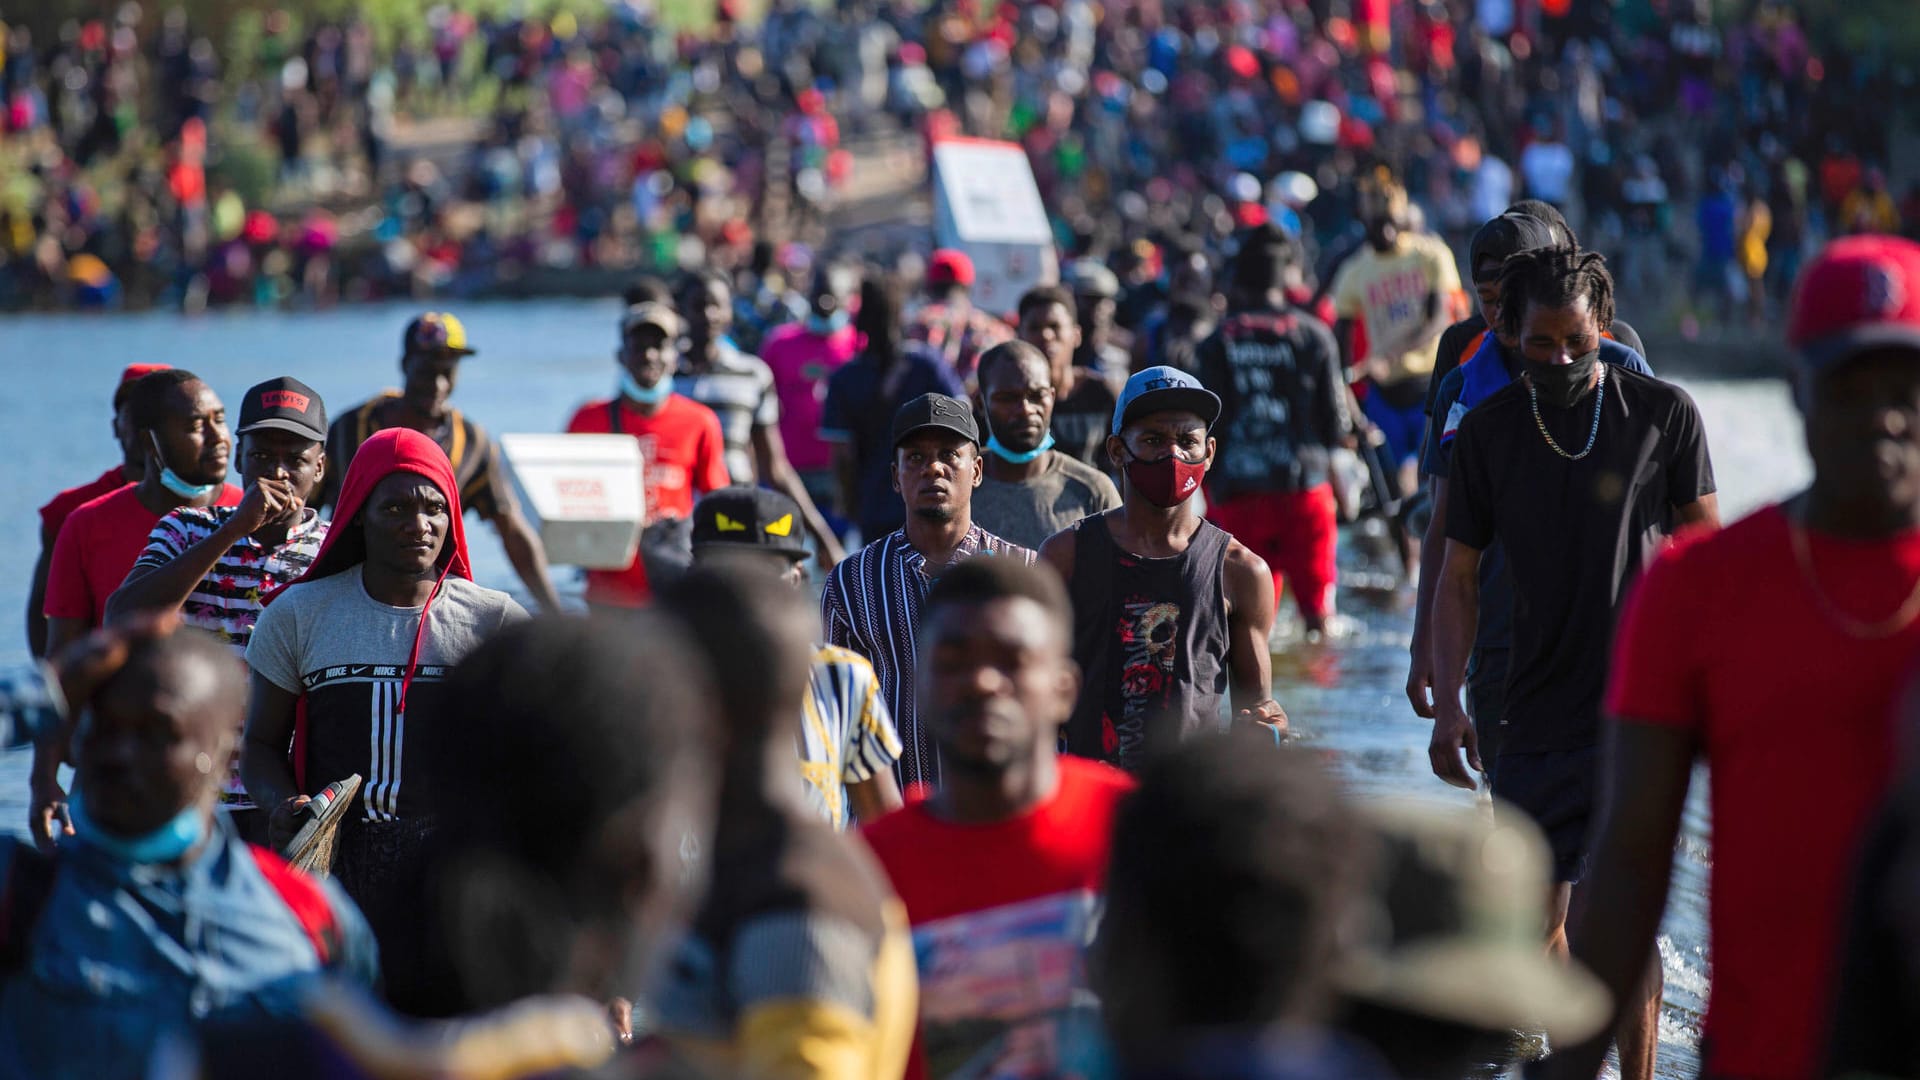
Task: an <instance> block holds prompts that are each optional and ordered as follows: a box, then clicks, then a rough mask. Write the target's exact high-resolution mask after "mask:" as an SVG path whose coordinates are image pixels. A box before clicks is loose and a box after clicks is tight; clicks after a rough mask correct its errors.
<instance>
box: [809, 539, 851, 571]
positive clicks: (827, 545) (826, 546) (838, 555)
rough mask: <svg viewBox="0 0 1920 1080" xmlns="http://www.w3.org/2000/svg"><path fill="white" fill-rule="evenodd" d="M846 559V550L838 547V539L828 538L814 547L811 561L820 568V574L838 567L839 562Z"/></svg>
mask: <svg viewBox="0 0 1920 1080" xmlns="http://www.w3.org/2000/svg"><path fill="white" fill-rule="evenodd" d="M846 557H847V549H846V548H844V547H841V546H840V539H839V538H838V537H831V536H830V537H828V538H827V539H826V540H824V541H821V542H819V543H816V544H815V545H814V549H813V561H814V562H815V564H817V565H818V566H819V567H820V569H821V571H822V572H825V571H829V570H832V569H833V568H834V567H836V566H839V565H840V560H842V559H844V558H846Z"/></svg>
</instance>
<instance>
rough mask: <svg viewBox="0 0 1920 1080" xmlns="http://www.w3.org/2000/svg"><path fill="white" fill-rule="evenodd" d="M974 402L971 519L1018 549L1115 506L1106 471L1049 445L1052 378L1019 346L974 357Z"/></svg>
mask: <svg viewBox="0 0 1920 1080" xmlns="http://www.w3.org/2000/svg"><path fill="white" fill-rule="evenodd" d="M978 373H979V376H980V391H979V394H980V404H981V406H982V409H983V412H984V414H985V416H986V418H987V452H986V455H985V457H984V461H985V463H986V474H987V475H986V479H985V480H983V481H981V484H980V490H978V491H976V492H974V493H973V516H974V517H975V518H976V519H978V520H979V522H980V524H981V525H982V526H984V527H985V528H986V529H987V530H988V531H990V532H993V533H995V534H998V535H1000V536H1004V537H1006V538H1007V539H1009V540H1011V541H1013V542H1014V543H1016V544H1019V545H1021V546H1022V547H1030V548H1038V547H1039V546H1040V545H1041V544H1043V543H1045V542H1046V539H1047V537H1049V536H1052V535H1053V534H1054V533H1057V532H1059V531H1060V530H1061V529H1064V528H1066V527H1068V526H1070V525H1072V524H1073V523H1074V522H1076V521H1079V520H1080V519H1081V518H1083V517H1086V516H1087V515H1088V514H1097V513H1100V512H1101V511H1103V510H1111V509H1113V508H1114V507H1116V506H1119V505H1120V492H1119V491H1117V490H1115V488H1114V486H1113V481H1112V480H1109V479H1107V474H1106V473H1103V472H1101V471H1100V470H1098V469H1095V468H1094V467H1093V466H1091V465H1088V464H1086V463H1085V462H1082V461H1079V460H1077V459H1075V458H1070V457H1068V456H1067V455H1065V454H1062V453H1061V452H1060V451H1058V450H1055V449H1054V448H1053V444H1054V438H1053V432H1052V431H1050V430H1049V427H1050V425H1051V424H1052V421H1053V374H1052V373H1051V372H1050V371H1048V370H1047V358H1046V356H1045V355H1043V354H1042V353H1041V352H1040V350H1038V349H1036V348H1034V347H1033V346H1031V345H1029V344H1027V343H1026V342H1024V341H1007V342H1002V343H1001V344H999V345H995V346H994V347H993V348H991V349H988V350H987V351H986V352H985V353H984V354H982V355H981V357H980V367H979V369H978Z"/></svg>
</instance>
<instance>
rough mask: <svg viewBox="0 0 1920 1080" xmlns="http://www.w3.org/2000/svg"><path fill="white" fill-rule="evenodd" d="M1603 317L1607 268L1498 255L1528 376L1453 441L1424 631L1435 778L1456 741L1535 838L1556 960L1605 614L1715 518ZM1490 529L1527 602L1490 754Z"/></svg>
mask: <svg viewBox="0 0 1920 1080" xmlns="http://www.w3.org/2000/svg"><path fill="white" fill-rule="evenodd" d="M1612 321H1613V279H1612V278H1611V277H1610V276H1609V275H1608V274H1607V268H1606V262H1605V260H1603V259H1602V258H1601V257H1600V256H1599V255H1597V254H1594V253H1593V252H1583V251H1577V250H1575V249H1573V248H1565V247H1551V248H1538V249H1534V250H1531V251H1522V252H1519V253H1517V254H1515V255H1512V256H1509V257H1508V258H1507V260H1506V263H1505V264H1504V266H1503V268H1502V273H1501V282H1500V308H1499V320H1498V323H1497V324H1496V329H1497V330H1498V331H1499V333H1500V335H1501V337H1503V338H1505V339H1506V340H1509V341H1513V342H1516V343H1517V344H1518V347H1519V352H1520V357H1521V363H1522V369H1523V374H1522V376H1521V377H1520V378H1519V379H1516V380H1514V381H1513V382H1511V383H1509V384H1507V385H1506V386H1504V387H1502V388H1501V389H1499V390H1497V391H1495V392H1494V393H1493V394H1492V395H1491V396H1489V397H1487V398H1486V399H1485V400H1484V401H1481V402H1480V403H1479V404H1477V405H1474V406H1473V408H1472V410H1471V411H1470V412H1468V413H1466V415H1465V417H1464V418H1463V419H1462V420H1461V421H1460V424H1459V431H1458V433H1457V434H1455V436H1454V438H1453V451H1452V463H1451V466H1450V468H1449V473H1448V485H1447V487H1448V491H1447V505H1446V511H1447V522H1446V537H1447V552H1446V557H1445V561H1444V562H1443V563H1442V569H1441V573H1440V581H1439V583H1438V586H1437V589H1436V591H1435V595H1434V608H1433V625H1432V628H1431V630H1432V641H1433V664H1434V702H1433V704H1434V712H1435V719H1434V722H1433V739H1432V742H1431V744H1430V745H1429V747H1428V751H1427V752H1428V757H1429V759H1430V763H1431V765H1432V768H1433V772H1434V775H1436V776H1438V777H1439V778H1440V779H1442V780H1445V781H1446V782H1447V783H1449V784H1453V785H1455V786H1457V787H1463V788H1467V789H1469V790H1471V789H1473V788H1474V787H1475V783H1474V780H1473V777H1472V776H1470V775H1469V774H1468V772H1467V769H1466V767H1465V766H1463V765H1462V763H1461V752H1462V750H1464V751H1465V752H1466V763H1467V765H1471V766H1472V767H1473V768H1474V769H1477V770H1480V771H1482V772H1484V773H1486V774H1488V775H1489V778H1490V779H1489V782H1490V785H1491V787H1492V789H1493V793H1494V794H1495V795H1497V796H1499V797H1500V798H1501V799H1503V800H1505V803H1504V804H1503V805H1507V806H1511V807H1512V808H1513V809H1516V810H1518V811H1519V812H1521V813H1524V814H1526V815H1527V816H1529V817H1531V818H1532V819H1533V820H1534V822H1535V824H1537V825H1539V826H1540V828H1541V831H1543V832H1544V833H1546V835H1547V840H1548V843H1549V844H1550V845H1551V846H1552V849H1553V858H1554V871H1555V873H1554V883H1555V884H1554V886H1553V892H1552V894H1551V896H1550V899H1549V908H1548V918H1549V925H1548V927H1547V940H1548V946H1549V948H1550V949H1551V950H1553V951H1555V952H1557V953H1559V954H1560V955H1565V954H1566V950H1567V942H1566V917H1567V910H1568V904H1569V902H1570V900H1571V898H1572V894H1573V891H1574V887H1575V883H1576V882H1579V881H1580V880H1581V878H1582V876H1583V873H1584V870H1585V866H1586V851H1587V835H1588V831H1589V823H1590V819H1591V818H1592V816H1593V814H1594V810H1595V801H1596V797H1595V793H1596V791H1597V790H1598V782H1599V764H1600V752H1599V746H1598V743H1599V735H1600V703H1601V699H1602V697H1603V694H1604V692H1605V689H1606V677H1607V660H1608V650H1607V643H1608V642H1609V641H1610V640H1611V639H1612V635H1613V629H1614V619H1615V616H1616V615H1617V614H1618V611H1619V606H1620V603H1621V600H1622V598H1623V597H1624V596H1625V595H1626V593H1627V590H1628V588H1629V587H1630V586H1631V585H1632V584H1633V582H1634V581H1635V580H1636V579H1637V578H1638V577H1639V575H1640V572H1641V571H1642V570H1643V569H1644V568H1645V567H1646V566H1647V565H1648V564H1650V563H1651V562H1652V561H1653V558H1654V556H1655V555H1657V554H1658V553H1659V552H1660V550H1661V548H1662V547H1663V546H1664V545H1665V543H1666V541H1667V537H1668V536H1669V535H1671V534H1672V533H1673V532H1674V531H1675V530H1676V529H1679V528H1686V527H1688V526H1706V527H1716V526H1717V525H1718V524H1719V511H1718V507H1717V503H1716V499H1715V497H1714V491H1715V488H1714V481H1713V464H1712V462H1711V460H1710V459H1709V458H1708V454H1707V440H1706V432H1705V429H1704V428H1703V426H1702V424H1701V419H1700V411H1699V409H1697V408H1696V407H1695V406H1694V404H1693V400H1692V399H1691V398H1689V397H1688V396H1687V395H1686V393H1685V392H1684V391H1682V390H1680V389H1679V388H1677V387H1674V386H1671V385H1669V384H1667V383H1664V382H1661V381H1660V380H1658V379H1655V378H1653V377H1651V376H1648V375H1641V374H1637V373H1635V372H1634V371H1632V370H1630V369H1628V368H1627V367H1625V366H1623V365H1618V364H1611V363H1602V362H1601V359H1600V355H1601V345H1600V342H1601V332H1602V331H1604V330H1605V329H1606V328H1607V327H1608V326H1609V325H1610V324H1611V323H1612ZM1475 363H1478V361H1475ZM1496 541H1498V542H1499V544H1500V546H1501V547H1502V548H1503V549H1504V550H1505V552H1506V559H1507V570H1508V574H1509V575H1510V577H1511V579H1512V582H1513V595H1514V596H1515V597H1524V598H1525V601H1526V602H1525V603H1520V602H1518V601H1516V602H1515V603H1514V606H1513V618H1512V626H1511V631H1510V650H1511V651H1510V654H1509V656H1510V664H1509V667H1508V672H1507V680H1506V711H1505V714H1504V716H1503V721H1502V723H1501V724H1500V725H1499V756H1498V757H1497V758H1494V759H1493V760H1491V761H1485V760H1483V758H1482V756H1481V754H1480V751H1479V739H1478V735H1477V733H1476V732H1475V730H1474V727H1473V723H1472V721H1471V720H1470V719H1469V718H1468V716H1467V713H1466V710H1465V708H1464V707H1463V705H1462V702H1461V691H1462V689H1463V687H1464V685H1465V682H1466V675H1467V660H1468V657H1469V655H1470V654H1471V653H1472V651H1473V645H1474V637H1475V632H1476V629H1477V627H1478V623H1479V614H1480V563H1481V557H1482V554H1483V553H1484V552H1485V551H1486V550H1487V549H1488V548H1489V547H1491V546H1492V545H1493V544H1494V543H1495V542H1496ZM1647 959H1648V961H1649V962H1650V964H1651V966H1650V968H1649V969H1648V970H1647V972H1646V978H1645V979H1644V980H1643V981H1642V982H1641V984H1640V985H1639V986H1637V987H1636V988H1635V993H1634V994H1633V995H1632V997H1631V998H1630V1000H1628V1001H1626V1002H1624V1003H1623V1007H1622V1013H1623V1017H1624V1019H1623V1020H1622V1023H1621V1027H1620V1030H1619V1039H1620V1059H1621V1075H1622V1076H1625V1077H1629V1078H1633V1080H1639V1078H1643V1077H1647V1076H1651V1075H1652V1067H1653V1047H1654V1045H1655V1032H1656V1029H1657V1021H1658V1018H1659V1002H1660V980H1659V970H1660V969H1659V957H1658V956H1657V955H1656V956H1649V957H1648V958H1647Z"/></svg>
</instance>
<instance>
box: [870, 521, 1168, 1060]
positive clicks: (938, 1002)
mask: <svg viewBox="0 0 1920 1080" xmlns="http://www.w3.org/2000/svg"><path fill="white" fill-rule="evenodd" d="M1066 611H1067V597H1066V592H1065V590H1064V589H1063V588H1062V587H1061V585H1060V581H1059V579H1058V578H1056V577H1054V576H1053V575H1051V574H1049V573H1047V572H1046V571H1045V570H1040V569H1037V568H1034V567H1029V566H1025V565H1022V564H1021V563H1019V562H1017V561H1015V560H1013V559H975V560H971V561H969V562H965V563H962V564H961V565H959V566H957V567H954V568H953V569H951V570H948V571H947V572H946V573H945V574H943V575H942V576H941V578H940V580H939V582H938V583H937V584H936V585H935V586H934V587H933V590H932V591H931V592H929V593H928V594H927V599H926V605H925V608H924V614H923V616H922V619H923V622H922V627H921V646H922V647H921V649H920V652H919V667H920V672H919V691H918V692H919V694H920V704H921V709H922V712H923V715H924V716H925V717H926V726H927V730H928V731H929V732H930V734H931V735H932V737H933V739H934V742H935V744H936V745H937V746H938V747H939V750H940V755H941V761H942V762H943V763H944V765H945V772H944V774H943V775H942V777H941V780H940V783H939V786H938V787H937V788H935V790H934V792H933V794H932V795H931V796H929V797H928V798H927V799H925V800H923V801H919V802H912V803H909V804H908V805H907V807H906V809H904V810H900V811H898V812H896V813H893V814H889V815H888V816H886V817H884V818H881V819H880V820H879V821H877V822H874V823H873V824H871V825H869V826H867V828H866V830H865V835H866V838H867V842H868V843H869V844H871V845H872V846H873V851H874V854H876V855H878V856H879V857H880V862H881V864H882V865H883V866H885V867H886V870H887V874H888V876H889V877H890V878H892V880H893V887H894V889H895V890H896V891H897V892H898V893H899V894H900V899H901V900H902V901H904V902H905V903H906V906H907V915H908V917H909V918H910V919H911V920H912V923H913V941H914V954H915V956H916V957H917V959H918V961H919V968H920V1034H919V1037H918V1039H917V1040H916V1045H915V1049H914V1053H913V1058H912V1060H911V1061H910V1063H909V1065H908V1069H907V1073H906V1075H907V1078H908V1080H923V1078H926V1077H943V1076H949V1075H952V1074H954V1073H955V1072H956V1071H964V1074H966V1075H982V1076H1035V1077H1037V1076H1099V1075H1104V1074H1105V1073H1106V1071H1107V1069H1108V1067H1109V1064H1110V1060H1109V1059H1110V1056H1111V1055H1110V1052H1109V1051H1108V1049H1107V1048H1106V1045H1105V1039H1104V1037H1103V1036H1102V1034H1101V1031H1100V1025H1099V1017H1098V1015H1097V1012H1096V1010H1095V1009H1094V1008H1093V1002H1092V999H1091V997H1090V995H1089V993H1088V988H1087V985H1086V976H1085V962H1084V957H1085V951H1086V948H1087V946H1088V944H1089V943H1090V942H1091V940H1092V936H1093V932H1094V929H1095V925H1096V923H1097V921H1098V919H1097V915H1098V912H1099V909H1100V896H1101V892H1102V890H1103V883H1104V881H1105V878H1106V870H1107V855H1108V852H1109V850H1110V845H1111V838H1112V835H1113V820H1114V813H1115V810H1116V809H1117V807H1118V806H1119V805H1120V801H1121V799H1122V798H1123V797H1124V796H1125V795H1126V794H1127V793H1128V792H1129V791H1131V790H1132V788H1133V781H1132V780H1130V779H1129V778H1128V777H1127V776H1126V774H1124V773H1121V772H1118V771H1116V770H1113V769H1110V768H1108V767H1107V766H1105V765H1101V764H1099V763H1097V762H1092V761H1087V760H1084V759H1081V758H1076V757H1067V756H1063V755H1061V754H1060V753H1059V752H1058V750H1057V749H1056V747H1057V742H1058V738H1059V736H1058V732H1059V729H1060V725H1061V723H1062V722H1064V721H1065V720H1066V718H1067V714H1068V712H1069V711H1070V710H1071V709H1072V708H1073V700H1074V696H1075V694H1076V692H1077V691H1078V690H1079V684H1080V680H1079V678H1078V675H1077V673H1076V672H1075V671H1074V666H1073V660H1072V659H1071V657H1070V655H1069V652H1068V641H1069V638H1068V633H1069V627H1068V620H1067V614H1066Z"/></svg>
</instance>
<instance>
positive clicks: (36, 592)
mask: <svg viewBox="0 0 1920 1080" xmlns="http://www.w3.org/2000/svg"><path fill="white" fill-rule="evenodd" d="M167 367H168V365H166V364H128V365H127V369H126V370H125V371H122V372H121V373H120V386H119V387H118V388H117V389H115V390H114V392H113V441H114V442H117V443H119V444H120V464H118V465H115V466H114V467H113V468H111V469H108V470H107V471H106V472H103V473H101V474H100V475H99V476H98V477H97V478H95V479H93V480H89V481H87V482H86V483H84V484H81V485H80V486H78V487H70V488H68V489H67V490H65V491H63V492H61V493H60V494H58V495H55V496H54V497H53V498H52V500H50V501H49V502H48V503H47V505H45V506H43V507H41V508H40V558H39V559H38V560H37V561H36V562H35V563H34V564H33V585H32V586H31V588H30V589H29V590H28V593H27V647H28V648H29V649H31V650H33V655H35V656H45V655H47V614H46V610H45V609H46V603H47V568H48V567H49V566H51V565H52V563H53V545H54V541H56V540H58V539H59V537H60V526H62V525H64V524H66V521H67V518H68V516H69V515H71V514H72V513H73V512H74V511H75V510H78V509H80V507H81V506H82V505H84V504H86V503H90V502H92V501H93V500H95V499H97V498H99V497H100V496H102V495H107V494H111V493H113V492H115V491H118V490H119V489H121V488H123V487H126V486H127V485H128V484H137V483H139V482H140V477H141V476H142V475H144V473H145V472H146V467H147V455H146V452H145V451H143V450H141V449H140V446H139V444H138V443H136V442H134V440H133V429H132V428H131V427H130V426H129V425H128V424H127V396H128V394H130V393H131V392H132V391H133V384H134V383H136V382H139V381H140V379H141V377H142V376H146V375H151V374H153V373H154V372H156V371H165V370H166V369H167Z"/></svg>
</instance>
